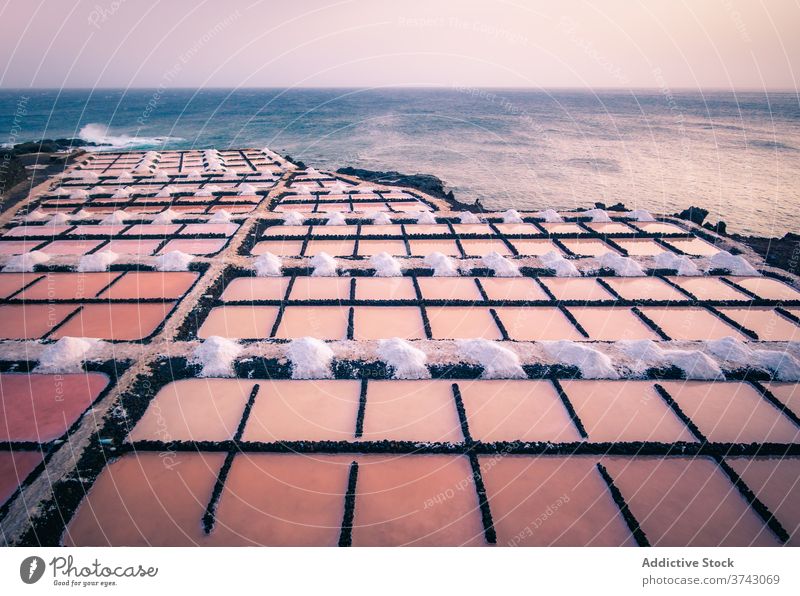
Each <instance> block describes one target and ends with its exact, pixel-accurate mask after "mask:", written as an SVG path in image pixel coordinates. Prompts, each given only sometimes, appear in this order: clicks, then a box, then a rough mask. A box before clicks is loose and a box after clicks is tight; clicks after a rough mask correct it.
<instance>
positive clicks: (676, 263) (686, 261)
mask: <svg viewBox="0 0 800 596" xmlns="http://www.w3.org/2000/svg"><path fill="white" fill-rule="evenodd" d="M653 262H654V263H655V264H656V267H657V268H658V269H670V270H674V271H676V272H677V273H678V275H700V270H699V269H698V268H697V265H695V264H694V262H693V261H692V260H691V259H690V258H689V257H687V256H683V255H676V254H675V253H671V252H662V253H661V254H659V255H658V256H656V257H655V258H654V259H653Z"/></svg>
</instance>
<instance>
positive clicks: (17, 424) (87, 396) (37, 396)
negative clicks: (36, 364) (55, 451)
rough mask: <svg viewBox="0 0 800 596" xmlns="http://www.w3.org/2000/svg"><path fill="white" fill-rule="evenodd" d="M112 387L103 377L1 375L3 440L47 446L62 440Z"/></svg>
mask: <svg viewBox="0 0 800 596" xmlns="http://www.w3.org/2000/svg"><path fill="white" fill-rule="evenodd" d="M108 383H109V379H108V377H107V376H106V375H104V374H101V373H80V374H58V375H39V374H13V373H4V374H0V401H1V402H2V408H0V440H3V441H35V442H39V443H45V442H47V441H52V440H53V439H56V438H58V437H60V436H61V435H62V434H64V433H65V432H66V431H67V429H68V428H69V427H70V426H72V424H73V423H74V422H75V421H76V420H77V419H78V418H79V417H80V415H81V414H83V412H85V411H86V409H87V408H88V407H89V406H90V405H91V404H92V403H93V402H94V401H95V400H96V399H97V397H98V396H99V395H100V393H101V392H102V391H103V389H105V388H106V386H107V385H108Z"/></svg>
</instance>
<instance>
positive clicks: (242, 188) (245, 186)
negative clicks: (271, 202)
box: [239, 184, 256, 196]
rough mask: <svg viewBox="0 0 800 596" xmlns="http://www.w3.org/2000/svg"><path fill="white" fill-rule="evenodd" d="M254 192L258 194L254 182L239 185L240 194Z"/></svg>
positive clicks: (251, 193)
mask: <svg viewBox="0 0 800 596" xmlns="http://www.w3.org/2000/svg"><path fill="white" fill-rule="evenodd" d="M254 194H256V187H255V186H253V185H252V184H242V185H241V186H240V187H239V195H240V196H245V195H254Z"/></svg>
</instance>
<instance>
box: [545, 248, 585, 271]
mask: <svg viewBox="0 0 800 596" xmlns="http://www.w3.org/2000/svg"><path fill="white" fill-rule="evenodd" d="M539 260H540V261H541V262H542V264H543V265H544V266H545V267H547V268H548V269H552V270H553V271H555V273H556V275H557V276H558V277H580V276H581V273H580V271H578V268H577V267H575V265H573V264H572V263H570V262H569V261H568V260H567V259H565V258H564V255H562V254H561V253H560V252H556V251H554V250H551V251H550V252H546V253H545V254H543V255H541V256H540V257H539Z"/></svg>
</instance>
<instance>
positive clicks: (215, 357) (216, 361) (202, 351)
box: [192, 335, 242, 377]
mask: <svg viewBox="0 0 800 596" xmlns="http://www.w3.org/2000/svg"><path fill="white" fill-rule="evenodd" d="M241 351H242V347H241V346H240V345H239V344H238V343H237V342H235V341H233V340H230V339H226V338H224V337H219V336H217V335H212V336H211V337H209V338H208V339H206V340H205V341H204V342H203V343H202V344H200V345H199V346H197V347H196V348H195V350H194V352H193V353H192V362H195V363H198V364H200V365H201V366H202V367H203V369H202V371H201V372H200V376H201V377H232V376H234V370H233V361H234V360H236V357H237V356H238V355H239V353H240V352H241Z"/></svg>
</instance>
